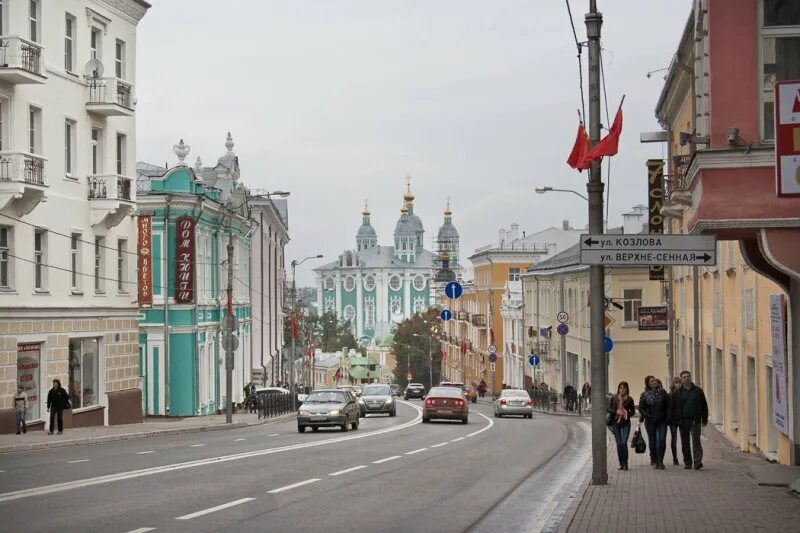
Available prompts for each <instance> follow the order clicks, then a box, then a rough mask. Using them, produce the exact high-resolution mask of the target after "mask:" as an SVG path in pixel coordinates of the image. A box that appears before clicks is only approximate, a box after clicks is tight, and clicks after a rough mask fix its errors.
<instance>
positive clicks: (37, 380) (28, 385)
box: [17, 343, 42, 421]
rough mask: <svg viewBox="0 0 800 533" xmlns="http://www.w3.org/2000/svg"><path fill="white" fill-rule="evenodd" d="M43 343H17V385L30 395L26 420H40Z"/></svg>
mask: <svg viewBox="0 0 800 533" xmlns="http://www.w3.org/2000/svg"><path fill="white" fill-rule="evenodd" d="M41 356H42V345H41V343H25V344H18V345H17V386H19V387H22V390H24V391H25V395H26V396H27V397H28V408H27V409H26V410H25V420H27V421H31V420H39V418H40V417H41V415H40V408H41V407H40V406H41V396H40V394H41V383H42V374H41Z"/></svg>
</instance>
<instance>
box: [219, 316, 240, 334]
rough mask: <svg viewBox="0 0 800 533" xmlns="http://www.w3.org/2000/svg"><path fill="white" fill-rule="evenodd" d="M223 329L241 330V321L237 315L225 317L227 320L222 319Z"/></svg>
mask: <svg viewBox="0 0 800 533" xmlns="http://www.w3.org/2000/svg"><path fill="white" fill-rule="evenodd" d="M222 329H223V331H236V330H237V329H239V319H238V318H236V315H225V318H223V319H222Z"/></svg>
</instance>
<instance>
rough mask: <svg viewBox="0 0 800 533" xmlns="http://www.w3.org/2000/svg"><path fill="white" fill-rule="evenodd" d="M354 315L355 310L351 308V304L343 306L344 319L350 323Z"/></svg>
mask: <svg viewBox="0 0 800 533" xmlns="http://www.w3.org/2000/svg"><path fill="white" fill-rule="evenodd" d="M355 317H356V310H355V308H353V306H352V305H348V306H346V307H345V308H344V319H345V320H347V321H348V322H350V324H351V325H352V323H353V319H354V318H355Z"/></svg>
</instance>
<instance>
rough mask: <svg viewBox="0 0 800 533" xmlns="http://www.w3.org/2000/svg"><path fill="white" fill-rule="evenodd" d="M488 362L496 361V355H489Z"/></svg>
mask: <svg viewBox="0 0 800 533" xmlns="http://www.w3.org/2000/svg"><path fill="white" fill-rule="evenodd" d="M489 361H491V362H492V363H494V362H495V361H497V354H496V353H490V354H489Z"/></svg>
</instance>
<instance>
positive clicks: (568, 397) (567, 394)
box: [563, 383, 572, 411]
mask: <svg viewBox="0 0 800 533" xmlns="http://www.w3.org/2000/svg"><path fill="white" fill-rule="evenodd" d="M563 399H564V409H566V410H567V411H572V385H570V384H569V383H567V386H566V387H564V394H563Z"/></svg>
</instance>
